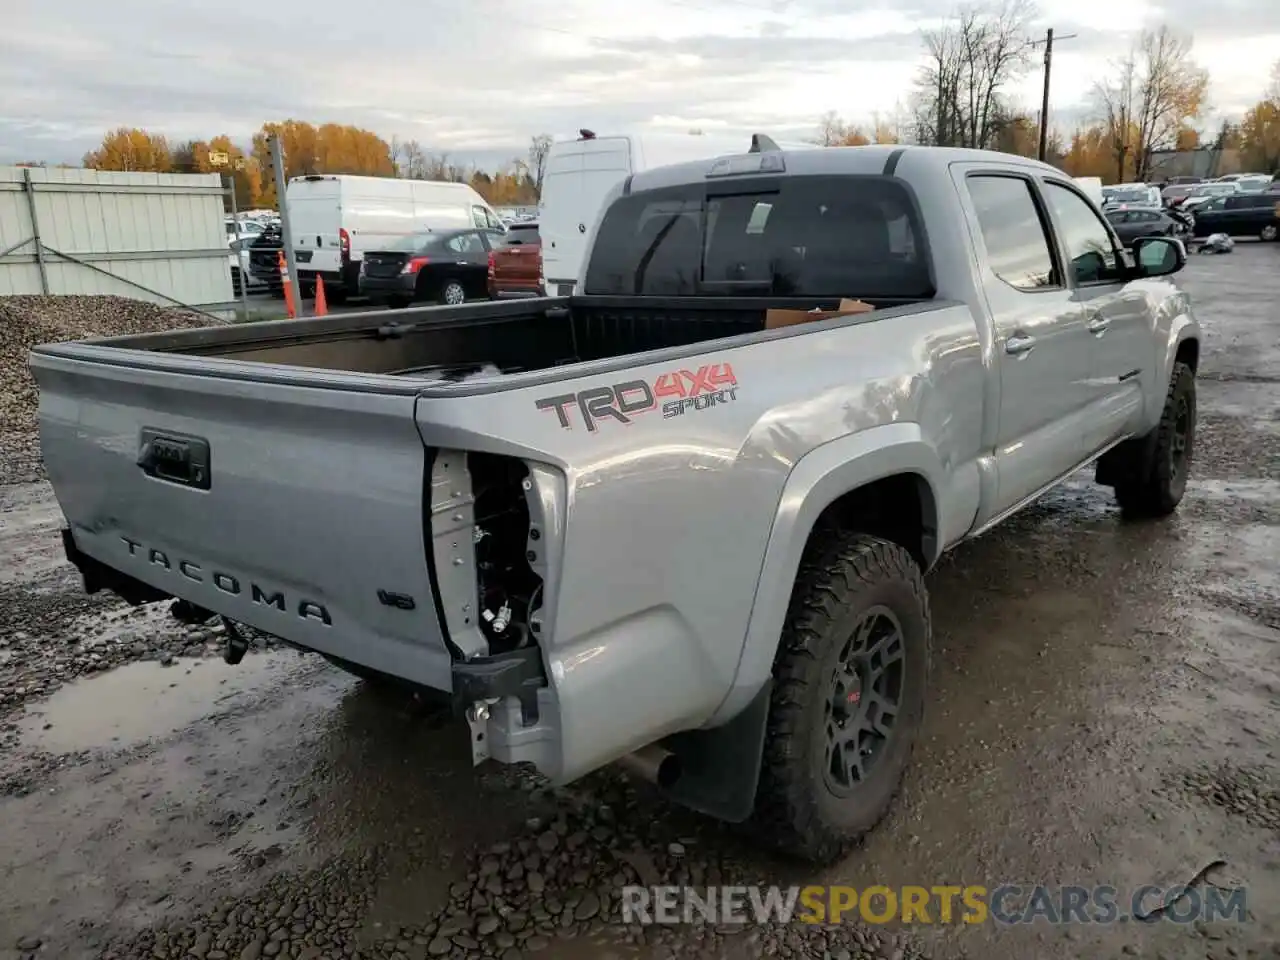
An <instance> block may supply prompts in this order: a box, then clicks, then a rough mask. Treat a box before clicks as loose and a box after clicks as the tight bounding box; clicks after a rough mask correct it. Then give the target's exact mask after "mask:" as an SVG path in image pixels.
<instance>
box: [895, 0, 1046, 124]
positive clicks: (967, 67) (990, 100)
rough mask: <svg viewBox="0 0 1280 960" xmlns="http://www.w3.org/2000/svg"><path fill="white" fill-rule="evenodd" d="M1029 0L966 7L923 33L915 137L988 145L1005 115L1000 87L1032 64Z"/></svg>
mask: <svg viewBox="0 0 1280 960" xmlns="http://www.w3.org/2000/svg"><path fill="white" fill-rule="evenodd" d="M1033 14H1034V8H1033V7H1032V5H1031V3H1030V0H1003V2H1002V3H1001V4H1000V5H999V6H994V7H993V6H980V7H966V8H964V9H963V10H961V11H960V13H959V14H958V15H957V16H956V18H955V20H954V21H952V22H951V23H948V24H946V25H945V26H943V27H941V28H939V29H937V30H931V31H927V32H926V33H925V35H924V44H925V52H926V55H927V57H928V61H927V63H926V65H925V67H924V68H923V70H922V71H921V73H920V76H919V77H918V78H917V80H916V84H915V92H914V96H913V102H914V106H915V125H916V137H917V139H918V140H919V141H920V142H922V143H931V144H935V145H939V146H954V147H975V148H981V149H985V148H989V147H991V145H992V144H993V142H994V140H995V136H996V134H997V132H998V130H999V129H1000V127H1001V125H1002V119H1003V118H1004V117H1005V116H1007V110H1006V108H1005V104H1004V103H1003V92H1004V90H1005V88H1006V87H1007V86H1008V85H1009V84H1010V83H1011V82H1012V81H1014V80H1017V79H1018V78H1019V77H1020V76H1022V75H1023V73H1025V72H1026V69H1027V67H1028V65H1029V63H1030V56H1029V54H1030V50H1031V47H1030V44H1029V39H1030V38H1029V36H1028V33H1027V30H1028V26H1029V24H1030V22H1031V19H1032V16H1033Z"/></svg>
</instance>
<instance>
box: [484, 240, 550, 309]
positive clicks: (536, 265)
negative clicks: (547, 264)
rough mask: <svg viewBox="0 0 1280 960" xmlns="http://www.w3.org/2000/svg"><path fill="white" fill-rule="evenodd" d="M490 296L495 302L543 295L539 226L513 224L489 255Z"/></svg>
mask: <svg viewBox="0 0 1280 960" xmlns="http://www.w3.org/2000/svg"><path fill="white" fill-rule="evenodd" d="M489 296H490V298H492V299H494V300H511V299H515V298H518V297H540V296H542V240H541V238H540V237H539V236H538V225H537V224H536V223H531V222H530V223H520V222H516V223H513V224H511V226H510V227H508V228H507V235H506V236H505V237H504V238H503V239H502V241H501V243H500V244H499V245H497V246H495V247H494V249H493V251H492V252H491V253H490V254H489Z"/></svg>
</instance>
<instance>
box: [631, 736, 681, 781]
mask: <svg viewBox="0 0 1280 960" xmlns="http://www.w3.org/2000/svg"><path fill="white" fill-rule="evenodd" d="M618 765H619V766H621V767H622V768H623V769H624V770H626V771H627V772H628V773H630V774H632V775H633V776H636V777H639V778H640V779H641V780H644V781H646V782H647V783H652V784H656V785H657V786H658V787H659V788H661V789H663V790H669V789H670V788H671V787H673V786H675V784H676V781H677V780H679V779H680V777H681V775H682V774H683V772H684V770H683V766H682V765H681V763H680V758H679V757H677V756H676V755H675V754H674V753H672V752H671V751H670V750H667V749H666V748H664V747H660V746H658V745H657V744H656V743H651V744H649V745H648V746H647V747H641V748H640V749H639V750H637V751H636V752H635V753H629V754H627V755H626V756H624V757H622V758H620V759H619V760H618Z"/></svg>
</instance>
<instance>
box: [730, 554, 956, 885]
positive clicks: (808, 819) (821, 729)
mask: <svg viewBox="0 0 1280 960" xmlns="http://www.w3.org/2000/svg"><path fill="white" fill-rule="evenodd" d="M874 607H883V608H887V609H888V610H889V611H891V612H892V614H893V615H894V617H896V619H897V621H898V624H899V625H900V627H901V633H902V639H903V647H904V649H905V657H904V662H905V666H904V668H903V672H904V681H903V683H904V687H903V696H902V709H901V712H900V714H899V717H898V718H897V719H895V721H894V726H893V733H892V736H891V737H890V738H889V740H888V741H887V742H886V744H887V746H886V751H887V752H886V754H885V755H884V756H882V757H881V758H879V760H878V761H877V763H876V765H875V766H874V768H872V770H871V771H870V772H869V774H868V777H867V780H866V781H864V782H862V783H860V784H858V785H857V786H856V787H855V788H854V791H855V792H854V793H853V794H852V795H850V796H848V797H841V796H839V795H838V794H837V793H836V792H834V791H833V790H832V789H831V788H830V787H829V786H828V783H827V780H826V777H825V774H824V766H825V737H826V734H825V728H826V708H827V703H828V696H829V690H830V685H831V680H832V678H833V676H834V672H835V669H836V666H837V662H838V660H839V658H840V655H841V651H842V649H843V648H844V645H845V642H846V640H847V638H848V636H849V634H850V632H851V631H852V629H853V627H854V626H855V625H856V624H857V623H858V622H859V620H860V619H861V618H862V616H863V615H864V614H865V613H866V612H867V611H869V610H871V609H872V608H874ZM930 645H931V626H930V620H929V599H928V594H927V592H926V590H925V586H924V579H923V577H922V576H921V573H920V568H919V566H918V565H917V564H916V562H915V560H914V559H912V557H911V554H910V553H909V552H908V551H907V550H906V549H905V548H904V547H901V546H899V545H898V544H896V543H891V542H889V541H887V540H881V539H879V538H878V537H872V536H867V535H865V534H860V533H849V532H840V531H837V530H824V531H820V532H815V539H814V540H812V541H811V542H810V545H809V547H808V548H807V549H806V552H805V557H804V559H803V561H802V562H801V566H800V571H799V575H798V576H797V578H796V586H795V589H794V591H793V593H792V597H791V604H790V607H789V609H788V612H787V619H786V623H785V626H784V628H783V633H782V639H781V642H780V644H779V648H778V654H777V657H776V659H775V661H774V668H773V681H774V683H773V691H772V696H771V702H770V706H769V719H768V726H767V732H766V735H765V744H764V757H763V763H762V766H761V771H760V783H759V786H758V788H757V792H756V805H755V812H754V814H753V817H752V821H751V827H752V831H753V833H756V834H757V835H758V836H760V837H762V838H763V839H764V840H765V841H766V842H768V843H770V844H772V845H773V846H775V847H777V848H778V849H779V850H780V851H781V852H783V853H785V854H787V855H789V856H794V857H798V858H800V859H803V860H807V861H809V862H812V863H830V862H832V861H834V860H836V859H838V858H839V857H841V856H843V855H844V854H845V853H846V852H847V851H848V850H849V849H850V848H851V847H852V846H853V845H854V844H855V843H856V842H857V840H858V839H859V838H860V837H861V836H862V835H863V834H865V833H866V832H867V831H869V830H870V829H871V828H872V827H874V826H875V825H876V824H877V823H878V822H879V821H880V819H881V818H882V817H883V816H884V815H885V813H886V812H887V811H888V809H889V807H890V804H891V803H892V801H893V798H894V796H895V795H896V794H897V792H898V788H899V786H900V785H901V782H902V776H903V773H904V771H905V770H906V766H907V762H908V761H909V759H910V756H911V750H912V747H913V746H914V742H915V738H916V735H917V733H918V732H919V728H920V724H921V721H922V719H923V715H924V703H925V696H926V689H925V688H926V686H927V682H928V676H929V656H930Z"/></svg>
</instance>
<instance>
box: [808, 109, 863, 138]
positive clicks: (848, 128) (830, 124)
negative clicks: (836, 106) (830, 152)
mask: <svg viewBox="0 0 1280 960" xmlns="http://www.w3.org/2000/svg"><path fill="white" fill-rule="evenodd" d="M813 142H814V143H816V144H818V146H820V147H863V146H866V145H867V144H868V143H870V142H871V141H870V140H869V139H868V138H867V137H866V135H865V134H863V132H862V131H861V130H860V129H859V128H858V127H856V126H854V125H852V124H847V123H845V122H844V120H842V119H841V117H840V114H838V113H836V112H835V111H834V110H828V111H827V112H826V113H824V114H823V115H822V116H821V117H819V118H818V136H817V138H816V139H815V140H814V141H813Z"/></svg>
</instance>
